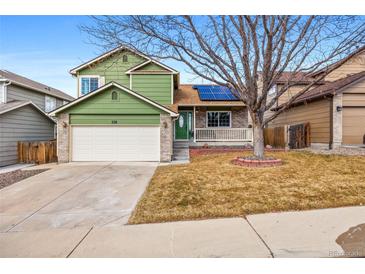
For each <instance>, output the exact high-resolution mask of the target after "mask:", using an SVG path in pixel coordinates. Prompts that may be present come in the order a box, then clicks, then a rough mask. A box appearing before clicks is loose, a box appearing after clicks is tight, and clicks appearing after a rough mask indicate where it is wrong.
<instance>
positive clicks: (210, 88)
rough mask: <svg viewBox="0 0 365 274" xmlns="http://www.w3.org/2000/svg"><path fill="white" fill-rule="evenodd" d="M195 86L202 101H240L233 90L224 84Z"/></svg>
mask: <svg viewBox="0 0 365 274" xmlns="http://www.w3.org/2000/svg"><path fill="white" fill-rule="evenodd" d="M193 88H194V89H196V90H198V94H199V98H200V100H202V101H238V98H237V97H236V96H235V95H234V94H233V92H232V91H231V90H230V89H229V88H227V87H224V86H214V85H196V86H193Z"/></svg>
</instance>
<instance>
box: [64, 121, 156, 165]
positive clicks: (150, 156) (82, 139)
mask: <svg viewBox="0 0 365 274" xmlns="http://www.w3.org/2000/svg"><path fill="white" fill-rule="evenodd" d="M71 134H72V152H71V153H72V160H73V161H159V160H160V127H158V126H150V127H140V126H135V127H133V126H129V127H124V126H73V127H72V133H71Z"/></svg>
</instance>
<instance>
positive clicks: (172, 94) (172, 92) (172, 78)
mask: <svg viewBox="0 0 365 274" xmlns="http://www.w3.org/2000/svg"><path fill="white" fill-rule="evenodd" d="M173 103H174V75H171V104H173Z"/></svg>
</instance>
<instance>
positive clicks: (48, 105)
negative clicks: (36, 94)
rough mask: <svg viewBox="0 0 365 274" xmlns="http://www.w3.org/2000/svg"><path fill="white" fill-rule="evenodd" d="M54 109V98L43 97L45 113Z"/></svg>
mask: <svg viewBox="0 0 365 274" xmlns="http://www.w3.org/2000/svg"><path fill="white" fill-rule="evenodd" d="M55 108H56V98H54V97H50V96H46V97H45V111H46V112H50V111H52V110H54V109H55Z"/></svg>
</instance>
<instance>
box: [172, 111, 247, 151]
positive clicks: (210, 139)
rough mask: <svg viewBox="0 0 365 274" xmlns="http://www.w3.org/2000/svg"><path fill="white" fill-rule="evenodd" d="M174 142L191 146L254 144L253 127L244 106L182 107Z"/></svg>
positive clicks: (176, 124) (175, 128)
mask: <svg viewBox="0 0 365 274" xmlns="http://www.w3.org/2000/svg"><path fill="white" fill-rule="evenodd" d="M178 112H179V114H180V116H179V118H178V119H177V120H176V121H175V126H174V142H175V143H176V142H184V143H189V146H204V145H208V146H243V145H247V144H252V137H253V134H252V127H251V123H250V121H249V117H248V112H247V108H246V107H244V106H229V107H226V106H220V107H219V106H214V107H209V106H190V107H189V106H185V107H184V106H179V109H178Z"/></svg>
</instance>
